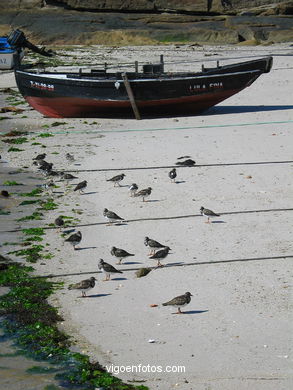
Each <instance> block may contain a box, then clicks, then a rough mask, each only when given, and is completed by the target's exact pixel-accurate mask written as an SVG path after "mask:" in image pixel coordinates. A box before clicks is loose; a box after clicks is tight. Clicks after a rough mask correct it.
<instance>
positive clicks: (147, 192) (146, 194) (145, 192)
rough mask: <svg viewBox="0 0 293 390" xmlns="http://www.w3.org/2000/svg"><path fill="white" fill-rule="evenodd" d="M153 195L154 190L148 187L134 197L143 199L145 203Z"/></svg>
mask: <svg viewBox="0 0 293 390" xmlns="http://www.w3.org/2000/svg"><path fill="white" fill-rule="evenodd" d="M151 193H152V188H151V187H148V188H145V189H143V190H140V191H138V192H137V193H136V194H135V195H134V196H137V197H140V198H142V201H143V202H145V199H146V198H148V197H149V196H150V195H151Z"/></svg>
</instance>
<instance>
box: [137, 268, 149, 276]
mask: <svg viewBox="0 0 293 390" xmlns="http://www.w3.org/2000/svg"><path fill="white" fill-rule="evenodd" d="M151 270H152V269H151V268H147V267H143V268H140V269H138V270H137V271H136V272H135V275H136V277H137V278H143V277H144V276H146V275H148V274H149V273H150V272H151Z"/></svg>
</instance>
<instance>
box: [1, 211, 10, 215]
mask: <svg viewBox="0 0 293 390" xmlns="http://www.w3.org/2000/svg"><path fill="white" fill-rule="evenodd" d="M9 214H10V211H4V210H0V215H9Z"/></svg>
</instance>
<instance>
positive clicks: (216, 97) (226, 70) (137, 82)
mask: <svg viewBox="0 0 293 390" xmlns="http://www.w3.org/2000/svg"><path fill="white" fill-rule="evenodd" d="M272 62H273V58H272V57H263V58H260V59H251V60H249V61H245V62H238V63H234V64H228V65H223V66H220V64H219V62H217V64H216V66H215V67H213V68H211V67H210V68H206V67H204V66H202V69H201V70H200V71H198V72H167V71H165V70H164V65H165V64H164V60H163V56H161V58H160V61H159V62H158V63H157V64H142V69H140V68H139V66H138V63H137V62H136V63H135V64H134V70H133V71H128V72H124V71H118V72H111V71H109V69H107V67H106V66H105V67H104V68H101V69H91V70H84V69H79V70H78V71H76V72H72V71H70V72H66V71H63V72H59V71H54V72H48V71H46V70H43V71H31V70H23V69H16V70H15V78H16V83H17V86H18V89H19V91H20V92H21V94H22V95H23V97H24V98H25V99H26V101H27V102H28V103H29V104H30V105H31V106H32V107H33V108H34V109H36V110H37V111H39V112H40V113H41V114H43V115H45V116H47V117H51V118H70V117H75V118H84V117H133V116H135V118H136V119H140V118H142V117H144V116H151V117H154V116H163V117H164V116H170V115H172V116H175V115H190V114H191V115H196V114H199V113H202V112H203V111H205V110H207V109H208V108H210V107H212V106H214V105H216V104H218V103H220V102H221V101H223V100H225V99H227V98H229V97H230V96H232V95H234V94H236V93H238V92H240V91H241V90H243V89H244V88H247V87H249V86H250V85H251V84H252V83H253V82H254V81H255V80H256V79H257V78H258V77H259V76H260V75H262V74H263V73H268V72H269V71H270V70H271V68H272Z"/></svg>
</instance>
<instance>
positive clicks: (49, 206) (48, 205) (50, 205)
mask: <svg viewBox="0 0 293 390" xmlns="http://www.w3.org/2000/svg"><path fill="white" fill-rule="evenodd" d="M40 205H41V209H43V210H55V209H57V208H58V205H57V204H56V203H54V202H53V199H48V200H47V201H46V202H41V203H40Z"/></svg>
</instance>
